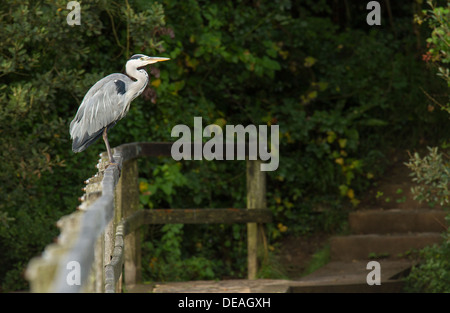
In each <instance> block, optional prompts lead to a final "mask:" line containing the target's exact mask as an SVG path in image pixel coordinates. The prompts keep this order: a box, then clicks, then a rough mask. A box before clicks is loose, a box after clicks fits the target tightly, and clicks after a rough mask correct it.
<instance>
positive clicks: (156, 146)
mask: <svg viewBox="0 0 450 313" xmlns="http://www.w3.org/2000/svg"><path fill="white" fill-rule="evenodd" d="M193 145H194V144H193ZM171 146H172V143H130V144H124V145H121V146H119V147H117V148H115V149H114V159H115V161H116V163H117V164H115V165H110V166H108V167H107V168H105V167H106V166H107V165H108V162H107V160H106V158H105V155H104V154H103V155H102V159H101V160H100V161H99V163H98V165H97V168H98V173H97V174H96V175H95V176H93V177H91V178H90V179H88V180H87V181H86V188H85V194H84V195H83V197H82V198H81V201H82V202H81V205H80V207H79V210H77V211H75V212H73V213H72V214H70V215H67V216H64V217H62V218H61V219H60V220H59V221H58V222H57V226H58V227H59V228H60V235H59V236H58V239H57V241H56V242H55V243H53V244H50V245H48V246H47V247H46V248H45V250H44V252H43V253H42V255H41V256H39V257H36V258H34V259H32V260H31V261H30V263H29V264H28V267H27V270H26V273H25V276H26V278H27V279H28V281H29V282H30V288H31V291H32V292H108V293H110V292H120V291H121V290H122V283H123V282H124V283H125V286H127V287H132V286H134V285H136V284H138V283H140V281H141V248H140V238H141V236H140V235H139V231H140V228H141V226H143V225H148V224H168V223H182V224H203V223H247V240H248V243H247V244H248V247H247V249H248V278H249V279H255V278H256V273H257V266H258V254H259V251H260V247H261V242H262V240H263V239H264V231H263V227H262V223H267V222H271V219H272V216H271V213H270V211H269V210H267V208H266V199H265V197H266V190H265V188H266V181H265V172H262V171H260V165H261V161H260V160H248V158H247V160H246V162H247V167H246V168H247V170H246V172H247V208H246V209H234V208H233V209H230V208H227V209H200V208H199V209H152V210H139V185H138V165H137V159H138V158H140V157H159V156H166V157H168V156H170V155H171ZM227 146H229V144H225V145H224V149H226V147H227ZM191 151H194V147H192V149H191ZM223 151H225V150H223ZM234 151H237V147H236V145H235V147H234ZM245 151H246V153H248V149H245ZM237 162H238V161H237Z"/></svg>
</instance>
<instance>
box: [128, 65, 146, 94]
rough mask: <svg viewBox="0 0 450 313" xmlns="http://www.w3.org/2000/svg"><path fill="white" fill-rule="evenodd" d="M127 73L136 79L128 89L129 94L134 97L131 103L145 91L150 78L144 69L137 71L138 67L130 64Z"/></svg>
mask: <svg viewBox="0 0 450 313" xmlns="http://www.w3.org/2000/svg"><path fill="white" fill-rule="evenodd" d="M126 72H127V75H128V76H130V77H131V78H132V79H135V81H134V82H133V83H132V84H131V85H130V87H129V89H128V91H129V92H130V93H129V94H130V95H132V96H133V97H132V99H130V100H129V101H132V100H134V99H135V98H136V97H138V96H139V95H140V94H141V93H142V92H143V91H144V89H145V87H146V86H147V84H148V80H149V78H148V74H147V72H146V71H145V70H144V69H143V68H141V69H137V68H136V66H134V65H133V64H130V63H129V62H128V63H127V65H126Z"/></svg>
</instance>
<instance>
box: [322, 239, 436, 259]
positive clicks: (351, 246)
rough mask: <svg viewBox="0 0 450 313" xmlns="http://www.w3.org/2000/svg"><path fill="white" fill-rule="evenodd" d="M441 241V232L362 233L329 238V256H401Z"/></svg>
mask: <svg viewBox="0 0 450 313" xmlns="http://www.w3.org/2000/svg"><path fill="white" fill-rule="evenodd" d="M440 242H442V235H441V233H434V232H429V233H407V234H387V235H381V234H364V235H349V236H333V237H331V238H330V258H331V260H333V261H351V260H365V259H368V258H391V259H396V258H401V257H404V253H406V252H408V251H411V250H412V249H422V248H424V247H425V246H428V245H432V244H434V243H440Z"/></svg>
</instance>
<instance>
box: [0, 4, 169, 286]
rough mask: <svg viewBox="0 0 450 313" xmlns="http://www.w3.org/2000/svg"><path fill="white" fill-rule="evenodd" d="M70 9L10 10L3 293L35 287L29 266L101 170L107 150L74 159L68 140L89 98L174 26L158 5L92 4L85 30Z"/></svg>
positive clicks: (5, 52)
mask: <svg viewBox="0 0 450 313" xmlns="http://www.w3.org/2000/svg"><path fill="white" fill-rule="evenodd" d="M66 5H67V1H62V0H60V1H20V2H18V1H12V0H11V1H2V2H1V3H0V23H1V24H2V31H1V33H0V40H1V42H2V44H1V46H0V90H1V93H0V134H1V138H2V140H1V141H0V151H1V152H0V153H1V160H2V161H1V162H0V216H2V219H1V221H2V226H1V227H0V246H2V249H1V252H0V260H1V261H0V262H1V264H0V284H1V289H2V290H17V289H23V288H26V284H25V283H24V280H23V278H22V272H23V266H24V265H26V263H27V262H28V260H29V259H30V258H31V257H32V256H34V255H36V254H38V253H40V252H41V251H42V249H43V247H44V246H45V245H46V244H48V243H50V242H51V241H52V239H53V238H54V237H55V236H56V235H57V229H56V227H54V225H55V222H56V221H57V220H58V218H59V217H60V216H62V215H63V214H67V213H68V212H72V211H73V210H74V209H75V207H76V206H77V205H78V203H77V198H78V197H79V196H80V195H81V191H80V188H81V187H82V182H83V180H85V179H86V178H87V177H89V176H90V175H92V174H93V173H94V171H95V169H94V164H95V160H96V154H98V153H99V152H100V151H101V150H99V149H98V148H99V147H100V145H99V144H97V145H96V146H94V147H93V148H92V149H89V150H88V151H86V152H84V153H83V154H82V155H76V156H74V155H73V153H72V152H71V143H70V139H69V135H68V125H69V122H70V119H71V118H72V117H73V116H74V114H75V112H76V109H77V107H78V106H79V104H80V102H81V99H82V98H83V96H84V94H85V93H86V91H87V90H88V88H89V87H90V86H91V85H92V84H93V83H95V81H97V80H98V79H100V78H101V77H102V76H104V75H105V74H107V73H112V72H119V71H121V69H122V67H123V65H122V64H124V63H125V60H126V59H127V57H128V56H129V55H130V53H131V52H132V51H136V52H141V53H146V54H150V55H152V54H156V53H157V52H156V50H155V49H156V47H155V48H153V46H156V45H157V44H156V43H155V44H154V45H152V44H151V42H147V43H145V47H144V49H142V48H141V44H142V45H144V43H143V42H140V41H141V40H143V39H146V40H150V38H158V35H157V33H156V28H158V29H159V27H162V25H163V24H164V23H163V22H164V15H163V10H162V7H161V6H160V5H158V4H153V5H152V6H150V9H149V10H146V11H142V12H140V13H139V14H133V13H132V11H131V10H126V12H128V13H129V14H128V13H127V14H124V11H123V10H124V9H123V8H122V4H118V3H116V2H110V1H83V2H82V5H81V6H82V23H81V25H80V26H73V27H71V26H68V25H67V23H66V17H67V14H68V13H69V11H68V10H67V9H66ZM147 7H148V6H147ZM127 26H128V27H129V28H133V27H134V28H133V31H134V32H135V33H134V34H133V37H131V36H128V35H127V32H126V31H125V30H126V28H127ZM117 28H120V29H121V30H120V31H119V29H117ZM135 34H137V35H139V37H134V35H135ZM114 38H115V40H114ZM137 44H139V46H136V45H137ZM117 64H119V65H117ZM119 143H121V141H115V140H114V144H115V145H118V144H119ZM102 149H103V148H102ZM5 217H7V218H5Z"/></svg>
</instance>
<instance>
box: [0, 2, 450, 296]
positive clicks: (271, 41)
mask: <svg viewBox="0 0 450 313" xmlns="http://www.w3.org/2000/svg"><path fill="white" fill-rule="evenodd" d="M67 2H68V1H60V0H58V1H13V0H5V1H2V2H1V3H0V29H1V31H0V42H1V45H0V154H1V162H0V286H1V290H3V291H8V290H20V289H26V288H27V285H26V282H25V280H24V279H23V271H24V268H25V266H26V265H27V262H28V261H29V260H30V258H31V257H33V256H35V255H38V254H39V253H40V252H41V251H42V250H43V248H44V246H45V245H47V244H48V243H50V242H52V240H53V238H54V237H56V236H57V235H58V230H57V228H56V227H55V222H56V221H57V220H58V218H60V217H61V216H63V215H65V214H68V213H70V212H72V211H73V210H75V208H76V206H77V205H78V197H79V196H81V194H82V192H81V190H80V189H81V188H82V187H83V181H84V180H85V179H86V178H88V177H90V176H91V175H92V174H94V173H95V168H94V166H95V164H96V161H97V159H98V154H99V153H100V152H101V151H103V150H104V146H103V143H102V142H101V141H99V142H98V143H97V144H95V145H94V146H91V147H90V148H89V149H88V150H86V151H85V152H83V153H81V154H76V155H75V154H73V153H72V151H71V141H70V138H69V134H68V126H69V123H70V121H71V119H72V118H73V116H74V115H75V113H76V110H77V108H78V106H79V104H80V103H81V100H82V99H83V96H84V94H85V93H86V92H87V90H88V89H89V88H90V86H91V85H92V84H93V83H95V82H96V81H97V80H99V79H100V78H101V77H104V76H106V75H107V74H110V73H114V72H123V70H124V65H125V62H126V60H127V58H128V57H130V56H131V55H132V54H135V53H143V54H146V55H153V56H166V57H170V58H171V61H169V62H164V63H161V64H157V65H156V66H154V68H152V69H151V70H150V69H149V73H150V74H151V83H150V84H149V87H148V88H147V90H146V91H145V92H144V94H143V96H141V97H140V98H138V99H136V100H135V101H134V102H133V104H132V105H131V109H130V112H129V114H128V116H127V118H126V119H124V120H122V121H121V122H120V123H118V124H117V126H116V127H115V128H114V130H113V131H112V132H111V134H110V136H109V138H110V143H111V144H112V146H117V145H119V144H122V143H125V142H133V141H173V140H174V138H171V137H170V133H171V129H172V127H174V126H175V125H177V124H186V125H188V126H190V127H192V126H193V117H194V116H201V117H203V122H204V125H207V124H210V123H216V124H219V125H221V126H223V125H225V124H231V125H237V124H243V125H247V124H250V123H251V124H256V125H260V124H266V125H273V124H277V125H279V127H280V166H279V168H278V170H277V171H275V172H270V173H268V186H267V190H268V193H267V201H268V206H269V208H270V209H271V210H272V212H273V214H274V223H273V224H270V225H268V234H267V235H268V238H269V243H270V245H271V247H274V246H275V247H276V242H277V241H278V240H279V239H280V238H283V236H285V235H294V236H299V235H308V234H313V233H314V232H318V231H320V232H324V231H325V232H336V231H339V230H340V229H341V225H342V223H343V221H344V220H345V213H346V212H348V210H351V209H352V208H355V207H357V206H358V204H359V199H360V196H361V195H362V194H363V192H364V191H365V190H366V189H367V188H368V187H369V186H370V184H371V182H372V181H374V180H376V179H377V178H379V177H381V176H382V175H383V171H384V169H385V168H386V166H387V165H389V163H390V159H389V156H390V155H391V153H392V152H393V151H404V150H405V149H414V148H417V147H421V146H425V145H438V144H440V143H441V141H443V140H445V139H446V138H447V136H448V135H447V134H448V133H449V126H448V125H449V123H448V115H447V113H445V112H443V111H442V110H441V109H440V108H439V107H438V106H436V104H435V103H434V102H433V101H432V100H430V99H429V98H428V97H427V96H426V95H425V93H424V92H423V90H425V91H426V92H427V93H428V94H430V95H432V96H433V97H434V98H435V99H438V100H440V99H445V97H446V96H447V95H448V89H447V86H446V84H445V82H444V81H442V80H440V79H439V78H438V77H436V75H435V73H434V71H433V70H432V69H431V68H429V65H428V64H427V63H426V62H424V61H423V60H422V55H423V54H424V53H425V51H426V50H427V47H426V41H425V39H426V38H427V36H429V33H430V30H429V29H428V28H427V27H424V26H422V27H421V26H419V25H418V24H416V23H414V22H413V17H414V14H416V13H419V12H420V11H421V10H422V9H425V6H426V5H425V4H424V3H422V1H388V0H385V1H383V0H382V1H379V2H380V4H381V7H382V12H381V14H382V25H381V26H368V25H367V23H366V16H367V14H368V12H369V11H367V10H366V4H367V2H368V1H346V0H333V1H331V0H329V1H324V0H320V1H312V0H311V1H308V0H303V1H290V0H273V1H256V0H254V1H239V0H236V1H200V0H186V1H175V0H162V1H144V0H141V1H138V0H136V1H133V0H128V1H126V0H125V1H80V2H81V25H80V26H74V27H71V26H68V25H67V23H66V17H67V14H68V13H69V10H67V9H66V5H67ZM443 2H444V1H443ZM244 168H245V162H239V161H235V162H207V161H202V162H200V161H189V162H188V161H186V162H179V163H177V162H174V161H173V160H170V159H161V160H146V161H141V163H140V169H141V173H140V176H141V179H140V189H141V204H142V207H143V208H145V209H151V208H157V207H159V208H161V207H178V208H180V207H181V208H187V207H211V208H214V207H233V206H234V207H245V174H244V173H245V171H244ZM319 209H320V211H321V212H322V213H321V214H317V213H316V212H317V211H318V210H319ZM144 235H145V243H144V245H143V249H144V256H143V267H144V277H145V279H147V280H181V279H208V278H210V279H213V278H224V277H230V276H231V277H243V276H244V275H245V268H246V258H245V253H246V243H245V242H246V241H245V236H246V231H245V226H242V225H233V226H225V225H216V226H195V227H193V226H187V225H185V226H183V225H165V226H162V227H153V228H148V229H146V230H145V234H144Z"/></svg>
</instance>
